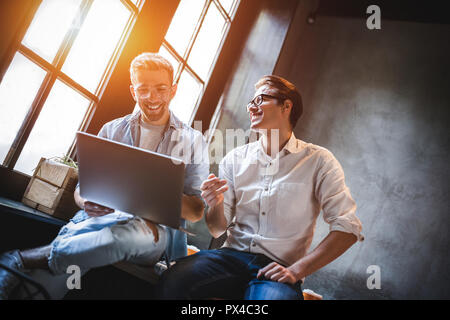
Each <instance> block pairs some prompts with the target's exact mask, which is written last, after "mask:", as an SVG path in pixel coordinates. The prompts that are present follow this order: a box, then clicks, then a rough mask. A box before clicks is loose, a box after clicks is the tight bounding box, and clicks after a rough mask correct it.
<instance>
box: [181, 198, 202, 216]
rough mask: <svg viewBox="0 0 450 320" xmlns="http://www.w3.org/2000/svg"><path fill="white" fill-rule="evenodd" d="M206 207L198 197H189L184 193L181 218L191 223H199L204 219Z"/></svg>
mask: <svg viewBox="0 0 450 320" xmlns="http://www.w3.org/2000/svg"><path fill="white" fill-rule="evenodd" d="M204 209H205V206H204V205H203V201H202V200H201V199H200V198H199V197H198V196H188V195H185V194H184V193H183V198H182V200H181V217H182V218H183V219H186V220H189V221H191V222H197V221H199V220H201V219H202V218H203V211H204Z"/></svg>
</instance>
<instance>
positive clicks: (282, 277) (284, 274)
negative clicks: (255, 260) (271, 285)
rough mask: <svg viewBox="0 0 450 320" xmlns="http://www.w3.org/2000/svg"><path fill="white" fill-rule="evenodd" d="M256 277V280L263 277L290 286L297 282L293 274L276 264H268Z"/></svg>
mask: <svg viewBox="0 0 450 320" xmlns="http://www.w3.org/2000/svg"><path fill="white" fill-rule="evenodd" d="M256 277H257V278H258V279H261V278H262V277H264V278H266V279H267V280H272V281H277V282H282V283H290V284H294V283H296V282H297V281H298V280H297V278H296V277H295V275H294V273H293V272H292V271H291V270H290V269H289V268H286V267H283V266H282V265H280V264H278V263H276V262H272V263H269V264H268V265H267V266H265V267H264V268H262V269H260V270H259V271H258V275H257V276H256Z"/></svg>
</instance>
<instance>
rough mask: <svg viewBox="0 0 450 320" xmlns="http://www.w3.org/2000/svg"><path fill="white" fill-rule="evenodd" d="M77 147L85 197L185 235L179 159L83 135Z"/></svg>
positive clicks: (79, 170)
mask: <svg viewBox="0 0 450 320" xmlns="http://www.w3.org/2000/svg"><path fill="white" fill-rule="evenodd" d="M76 143H77V160H78V180H79V183H80V195H81V196H82V197H83V198H85V199H87V200H89V201H92V202H95V203H98V204H101V205H103V206H106V207H109V208H112V209H115V210H120V211H124V212H127V213H130V214H133V215H137V216H140V217H142V218H145V219H148V220H151V221H153V222H155V223H158V224H163V225H166V226H169V227H171V228H174V229H180V230H183V231H184V229H182V228H180V219H181V199H182V193H183V186H184V171H185V164H184V163H183V162H182V161H181V160H180V159H176V158H172V157H169V156H166V155H162V154H159V153H155V152H151V151H147V150H144V149H140V148H137V147H133V146H129V145H126V144H123V143H119V142H116V141H112V140H108V139H104V138H100V137H98V136H95V135H92V134H88V133H84V132H80V131H78V132H77V142H76Z"/></svg>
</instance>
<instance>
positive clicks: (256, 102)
mask: <svg viewBox="0 0 450 320" xmlns="http://www.w3.org/2000/svg"><path fill="white" fill-rule="evenodd" d="M264 98H272V99H277V100H286V98H285V97H277V96H272V95H270V94H265V93H261V94H258V95H257V96H256V97H254V98H253V100H252V101H250V102H249V103H248V104H247V112H248V110H249V109H250V108H251V107H252V106H255V107H259V106H260V105H261V103H263V101H264Z"/></svg>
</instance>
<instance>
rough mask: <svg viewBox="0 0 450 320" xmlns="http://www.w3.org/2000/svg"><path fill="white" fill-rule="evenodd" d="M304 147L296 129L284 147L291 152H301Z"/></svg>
mask: <svg viewBox="0 0 450 320" xmlns="http://www.w3.org/2000/svg"><path fill="white" fill-rule="evenodd" d="M302 149H303V148H302V143H301V141H300V140H298V139H297V138H296V137H295V135H294V131H292V134H291V137H290V138H289V140H288V142H287V143H286V144H285V146H284V147H283V150H286V151H287V152H289V153H299V152H300V151H301V150H302Z"/></svg>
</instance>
